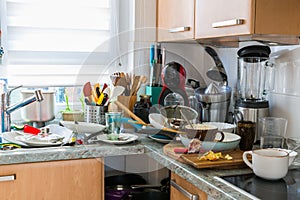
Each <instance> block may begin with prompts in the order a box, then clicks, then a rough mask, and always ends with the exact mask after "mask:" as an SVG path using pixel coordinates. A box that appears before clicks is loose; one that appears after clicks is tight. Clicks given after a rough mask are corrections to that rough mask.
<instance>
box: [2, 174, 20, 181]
mask: <svg viewBox="0 0 300 200" xmlns="http://www.w3.org/2000/svg"><path fill="white" fill-rule="evenodd" d="M15 179H16V175H15V174H13V175H7V176H0V182H4V181H14V180H15Z"/></svg>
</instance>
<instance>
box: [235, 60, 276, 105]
mask: <svg viewBox="0 0 300 200" xmlns="http://www.w3.org/2000/svg"><path fill="white" fill-rule="evenodd" d="M272 66H273V65H272V64H271V63H270V62H269V58H267V57H240V58H238V77H237V80H238V85H237V88H238V94H239V98H240V99H241V100H243V101H264V100H266V99H267V94H268V92H269V91H270V89H271V87H272V85H273V84H272V83H273V78H272V77H273V76H272V74H273V67H272Z"/></svg>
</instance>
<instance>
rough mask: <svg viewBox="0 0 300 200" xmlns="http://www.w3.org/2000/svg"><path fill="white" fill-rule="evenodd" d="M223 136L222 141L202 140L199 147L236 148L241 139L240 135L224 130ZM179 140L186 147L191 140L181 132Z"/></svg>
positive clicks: (215, 149)
mask: <svg viewBox="0 0 300 200" xmlns="http://www.w3.org/2000/svg"><path fill="white" fill-rule="evenodd" d="M224 136H225V137H224V140H223V141H222V142H210V141H203V142H202V145H201V148H202V149H204V150H213V151H227V150H232V149H235V148H237V146H238V145H239V143H240V140H241V137H240V136H239V135H237V134H234V133H227V132H224ZM180 140H181V142H182V144H183V145H184V146H185V147H188V146H189V143H190V141H191V139H189V138H187V137H186V136H184V135H183V134H180Z"/></svg>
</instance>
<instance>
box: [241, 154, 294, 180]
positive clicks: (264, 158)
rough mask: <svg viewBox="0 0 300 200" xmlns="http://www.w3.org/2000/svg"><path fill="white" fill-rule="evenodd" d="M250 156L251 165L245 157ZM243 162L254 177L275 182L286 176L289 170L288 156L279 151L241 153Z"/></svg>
mask: <svg viewBox="0 0 300 200" xmlns="http://www.w3.org/2000/svg"><path fill="white" fill-rule="evenodd" d="M248 155H251V156H252V163H250V161H249V160H248V158H247V156H248ZM243 160H244V162H245V163H246V164H247V165H248V166H249V167H250V168H251V169H252V170H253V172H254V174H255V175H256V176H259V177H261V178H264V179H268V180H277V179H281V178H283V177H285V176H286V174H287V172H288V168H289V154H288V152H286V151H283V150H280V149H257V150H253V151H245V152H244V153H243Z"/></svg>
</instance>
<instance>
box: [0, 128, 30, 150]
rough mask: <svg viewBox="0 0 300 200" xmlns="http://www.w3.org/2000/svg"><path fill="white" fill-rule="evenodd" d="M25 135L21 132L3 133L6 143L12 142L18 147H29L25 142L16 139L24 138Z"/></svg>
mask: <svg viewBox="0 0 300 200" xmlns="http://www.w3.org/2000/svg"><path fill="white" fill-rule="evenodd" d="M22 135H23V134H22V133H21V132H19V131H11V132H4V133H2V138H3V139H4V142H5V141H7V142H12V143H15V144H18V145H21V146H22V147H28V146H29V145H28V144H25V143H24V142H21V141H19V140H17V139H16V137H18V136H22Z"/></svg>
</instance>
